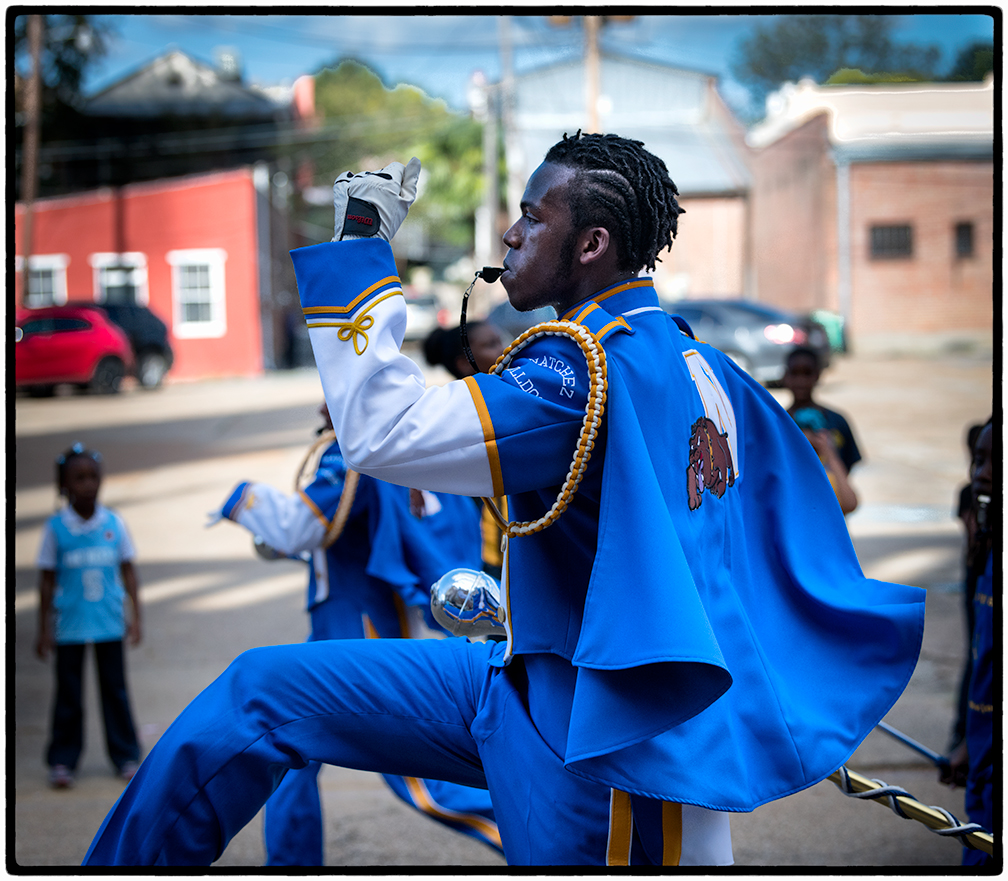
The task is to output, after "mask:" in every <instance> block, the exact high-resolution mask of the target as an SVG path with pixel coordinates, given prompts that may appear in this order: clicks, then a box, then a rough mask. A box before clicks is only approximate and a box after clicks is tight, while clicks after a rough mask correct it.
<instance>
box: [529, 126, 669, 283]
mask: <svg viewBox="0 0 1008 881" xmlns="http://www.w3.org/2000/svg"><path fill="white" fill-rule="evenodd" d="M546 162H553V163H556V164H557V165H564V166H567V167H569V168H573V169H574V171H575V173H576V175H575V178H574V179H573V180H572V181H571V185H570V187H568V193H569V201H570V212H571V221H572V223H573V226H574V229H575V230H582V229H585V228H586V227H589V226H603V227H605V228H606V229H607V230H609V234H610V235H612V236H613V238H614V239H615V240H616V249H617V250H616V252H617V254H618V255H619V269H621V270H632V271H636V270H638V269H641V268H642V267H643V268H644V269H646V270H648V271H649V272H650V271H652V270H653V269H654V268H655V262H656V261H659V260H660V258H659V257H658V252H659V251H662V250H664V249H668V250H670V251H671V250H672V240H673V239H674V238H675V236H676V232H677V231H678V226H679V224H678V217H679V215H680V214H685V213H686V212H685V209H684V208H680V207H679V203H678V202H677V201H676V196H678V195H679V190H678V189H677V188H676V185H675V183H674V182H673V181H672V179H671V178H670V177H669V173H668V169H667V168H666V167H665V163H664V162H662V160H661V159H659V158H658V157H657V156H655V155H654V154H653V153H649V152H648V151H647V150H645V149H644V144H643V142H642V141H633V140H629V139H628V138H621V137H619V136H618V135H596V134H587V135H583V134H581V131H580V129H579V130H578V132H577V133H576V134H575V135H574V136H573V137H568V136H567V135H566V133H565V134H564V136H563V140H562V141H559V142H558V143H556V144H554V145H553V146H552V147H551V148H550V150H549V152H548V153H547V154H546Z"/></svg>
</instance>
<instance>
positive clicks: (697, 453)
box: [686, 416, 735, 511]
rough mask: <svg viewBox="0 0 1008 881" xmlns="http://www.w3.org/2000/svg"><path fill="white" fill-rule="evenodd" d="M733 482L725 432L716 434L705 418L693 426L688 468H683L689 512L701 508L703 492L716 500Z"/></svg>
mask: <svg viewBox="0 0 1008 881" xmlns="http://www.w3.org/2000/svg"><path fill="white" fill-rule="evenodd" d="M734 483H735V468H734V466H733V464H732V455H731V447H730V446H729V445H728V433H727V432H723V433H722V432H719V431H718V429H717V425H715V424H714V422H712V421H711V420H710V419H708V418H707V417H706V416H701V417H700V418H699V419H698V420H697V421H696V422H694V423H693V431H692V433H691V435H690V445H689V468H687V469H686V487H687V489H688V490H689V506H690V510H691V511H695V510H696V509H697V508H699V507H700V503H701V502H702V501H703V499H702V498H701V496H702V495H703V492H704V490H707V491H708V492H710V493H713V494H714V495H716V496H717V497H718V498H721V496H723V495H724V493H725V490H726V489H727V488H728V487H730V486H732V485H733V484H734Z"/></svg>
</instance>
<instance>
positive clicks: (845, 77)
mask: <svg viewBox="0 0 1008 881" xmlns="http://www.w3.org/2000/svg"><path fill="white" fill-rule="evenodd" d="M917 82H921V78H920V77H917V76H914V75H913V74H908V73H865V72H864V71H863V70H858V69H857V68H851V67H844V68H841V69H840V70H838V71H837V72H836V73H834V74H833V75H832V76H831V77H830V78H829V79H828V80H826V82H825V83H824V85H827V86H851V85H867V84H871V83H917Z"/></svg>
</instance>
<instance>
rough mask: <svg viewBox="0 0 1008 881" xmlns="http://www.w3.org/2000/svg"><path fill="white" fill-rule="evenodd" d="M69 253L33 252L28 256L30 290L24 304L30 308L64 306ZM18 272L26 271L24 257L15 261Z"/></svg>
mask: <svg viewBox="0 0 1008 881" xmlns="http://www.w3.org/2000/svg"><path fill="white" fill-rule="evenodd" d="M69 264H70V257H69V256H68V255H67V254H32V255H31V257H29V258H28V291H27V293H26V294H25V298H24V305H25V306H27V307H28V308H29V309H39V308H41V307H42V306H62V305H63V304H64V303H65V302H66V301H67V272H66V270H67V266H68V265H69ZM14 268H15V270H16V271H17V272H18V273H22V272H24V258H23V257H18V258H17V259H16V260H15V261H14Z"/></svg>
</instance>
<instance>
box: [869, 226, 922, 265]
mask: <svg viewBox="0 0 1008 881" xmlns="http://www.w3.org/2000/svg"><path fill="white" fill-rule="evenodd" d="M871 255H872V259H874V260H887V259H892V258H899V257H912V256H913V227H911V226H910V225H909V224H901V225H899V226H873V227H872V228H871Z"/></svg>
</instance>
